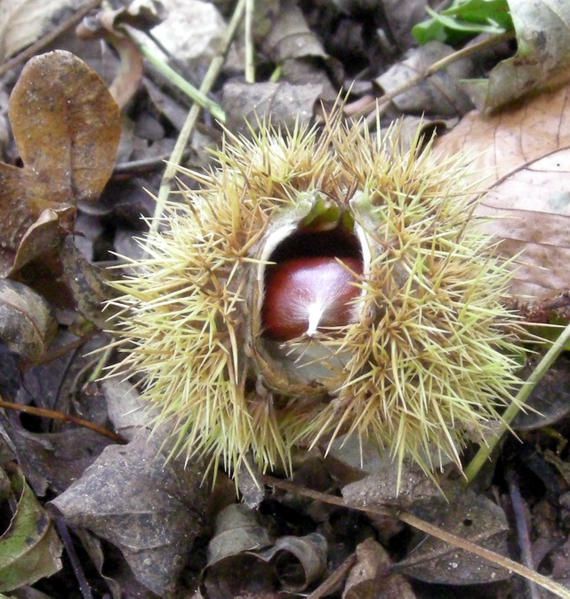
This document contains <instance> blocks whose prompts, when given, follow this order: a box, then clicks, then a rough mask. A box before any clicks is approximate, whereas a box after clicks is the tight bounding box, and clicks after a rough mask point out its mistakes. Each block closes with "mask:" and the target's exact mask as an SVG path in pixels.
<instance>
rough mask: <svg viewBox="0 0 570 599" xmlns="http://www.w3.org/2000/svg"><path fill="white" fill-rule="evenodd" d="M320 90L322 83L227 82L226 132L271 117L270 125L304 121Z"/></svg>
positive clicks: (240, 129)
mask: <svg viewBox="0 0 570 599" xmlns="http://www.w3.org/2000/svg"><path fill="white" fill-rule="evenodd" d="M322 91H323V87H322V85H314V84H310V83H308V84H306V85H291V84H290V83H287V82H283V83H270V82H267V83H255V84H253V85H252V84H246V83H239V82H229V83H227V84H226V85H224V102H223V106H224V110H225V111H226V114H227V115H228V119H229V120H228V122H227V123H226V126H227V127H228V129H229V130H230V131H245V130H247V126H246V125H245V122H246V121H247V122H249V123H251V124H253V125H254V126H255V123H256V122H258V119H259V120H263V118H265V117H269V116H271V121H272V122H273V123H274V124H281V125H286V126H290V127H292V126H294V124H295V123H299V124H300V125H305V124H308V123H309V122H310V120H311V118H312V117H313V108H314V106H315V103H316V102H317V100H318V99H319V97H320V96H321V94H322Z"/></svg>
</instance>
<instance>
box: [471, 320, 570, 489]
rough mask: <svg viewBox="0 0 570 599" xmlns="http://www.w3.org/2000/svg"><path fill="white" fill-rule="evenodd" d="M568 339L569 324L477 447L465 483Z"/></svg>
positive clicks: (479, 467) (483, 461)
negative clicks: (497, 427)
mask: <svg viewBox="0 0 570 599" xmlns="http://www.w3.org/2000/svg"><path fill="white" fill-rule="evenodd" d="M569 339H570V324H569V325H568V326H567V327H566V328H565V329H564V330H563V331H562V333H561V334H560V337H558V339H557V340H556V341H555V342H554V343H553V344H552V346H551V348H550V349H549V350H548V351H547V352H546V354H545V355H544V357H543V358H542V360H541V361H540V362H539V363H538V365H537V366H536V368H535V369H534V370H533V372H532V374H531V375H530V376H529V377H528V379H527V380H526V381H525V382H524V384H523V385H522V387H521V388H520V390H519V392H518V393H517V395H516V397H515V399H514V400H513V402H512V403H511V405H510V406H509V407H508V408H507V409H506V410H505V413H504V414H503V417H502V422H501V428H500V430H499V431H497V432H496V433H495V434H494V435H493V436H492V437H491V438H490V439H488V440H487V441H486V443H485V444H484V445H481V447H479V450H478V451H477V453H476V454H475V456H474V457H473V459H472V460H471V462H469V464H468V466H467V468H465V477H466V480H465V484H466V485H469V484H471V483H472V482H473V481H474V480H475V478H476V477H477V474H479V471H480V470H481V468H482V467H483V466H484V465H485V464H486V463H487V461H488V460H489V459H490V457H491V454H492V453H493V451H494V450H495V448H496V447H497V445H498V444H499V443H500V441H501V439H502V438H503V435H504V434H505V433H506V432H507V431H509V430H510V427H509V425H510V424H511V422H512V421H513V420H514V418H515V416H517V414H518V413H519V412H520V409H521V407H522V406H524V404H525V403H526V401H527V400H528V398H529V396H530V394H531V393H532V392H533V391H534V388H535V387H536V385H537V384H538V383H539V382H540V381H541V380H542V377H543V376H544V375H545V374H546V373H547V372H548V370H549V369H550V367H551V366H552V364H554V362H555V361H556V358H558V356H559V355H560V352H562V351H563V350H564V347H565V345H566V343H568V340H569Z"/></svg>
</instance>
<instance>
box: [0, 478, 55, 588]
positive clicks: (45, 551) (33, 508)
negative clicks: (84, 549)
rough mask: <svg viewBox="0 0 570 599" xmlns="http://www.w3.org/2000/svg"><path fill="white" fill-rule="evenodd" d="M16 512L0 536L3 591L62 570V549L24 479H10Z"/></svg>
mask: <svg viewBox="0 0 570 599" xmlns="http://www.w3.org/2000/svg"><path fill="white" fill-rule="evenodd" d="M10 481H11V487H12V493H13V495H14V496H15V498H16V499H17V508H16V511H15V513H14V515H13V516H12V520H11V522H10V525H9V526H8V528H7V530H6V531H5V532H4V533H3V534H2V536H0V591H4V592H6V591H12V590H14V589H17V588H19V587H22V586H24V585H27V584H32V583H34V582H36V581H37V580H39V579H40V578H43V577H45V576H51V575H52V574H55V573H56V572H57V571H58V570H60V569H61V560H60V556H61V552H62V545H61V542H60V540H59V537H58V536H57V533H56V532H55V529H54V527H53V524H52V522H51V520H50V518H49V516H48V514H47V513H46V511H45V510H44V509H43V508H42V506H41V505H40V504H39V502H38V500H37V499H36V497H35V496H34V494H33V492H32V490H31V489H30V487H29V486H28V485H27V483H26V481H25V480H24V477H23V475H22V474H21V473H20V472H19V471H16V472H15V473H14V474H12V475H11V476H10Z"/></svg>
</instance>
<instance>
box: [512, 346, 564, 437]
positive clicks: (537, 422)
mask: <svg viewBox="0 0 570 599" xmlns="http://www.w3.org/2000/svg"><path fill="white" fill-rule="evenodd" d="M526 405H527V406H528V407H529V409H528V410H527V411H526V412H520V413H519V414H518V415H517V417H516V418H515V420H514V421H513V428H514V429H515V430H518V431H521V430H523V431H525V430H526V431H528V430H536V429H539V428H543V427H545V426H551V425H553V424H556V423H557V422H560V421H561V420H562V419H563V418H565V417H566V416H567V415H568V414H570V360H569V359H568V358H567V357H566V355H565V354H564V355H562V356H560V358H558V361H557V363H556V365H555V366H553V367H551V368H550V370H549V371H548V372H547V373H546V374H545V375H544V377H543V378H542V380H541V381H540V383H539V384H538V385H537V386H536V387H535V389H534V390H533V392H532V394H531V396H530V397H529V399H528V400H527V402H526Z"/></svg>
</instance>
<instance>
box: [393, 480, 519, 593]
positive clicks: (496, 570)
mask: <svg viewBox="0 0 570 599" xmlns="http://www.w3.org/2000/svg"><path fill="white" fill-rule="evenodd" d="M434 524H436V525H437V526H439V527H440V528H443V529H444V530H446V531H448V532H450V533H453V534H456V535H457V536H460V537H462V538H464V539H469V540H470V541H473V542H474V543H476V544H477V545H480V546H481V547H486V548H487V549H492V550H493V551H495V552H496V553H499V554H501V555H507V556H508V548H507V536H508V534H509V525H508V522H507V518H506V516H505V513H504V512H503V510H502V508H501V507H499V506H498V505H496V504H495V503H493V502H492V501H490V500H489V499H487V498H486V497H484V496H482V495H477V494H475V493H474V492H472V491H465V492H464V493H463V494H461V495H459V497H457V498H456V500H455V501H453V502H452V503H450V504H449V505H448V506H446V507H445V508H442V509H441V510H439V514H438V517H437V518H436V520H435V522H434ZM396 568H397V571H399V572H402V573H403V574H406V575H407V576H411V577H413V578H417V579H419V580H423V581H425V582H430V583H438V584H481V583H489V582H497V581H499V580H506V579H508V578H510V576H511V574H510V572H509V571H508V570H505V569H504V568H502V567H501V566H499V565H498V564H495V563H493V562H490V561H488V560H484V559H482V558H480V557H478V556H477V555H475V554H473V553H469V552H467V551H463V550H461V549H457V548H456V547H454V546H453V545H450V544H448V543H444V542H443V541H440V540H438V539H436V538H434V537H428V538H426V539H424V540H422V541H421V542H420V543H419V544H418V545H417V547H416V548H415V550H412V551H411V552H409V553H408V556H407V557H406V559H404V560H403V561H401V562H399V563H398V564H397V567H396Z"/></svg>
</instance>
